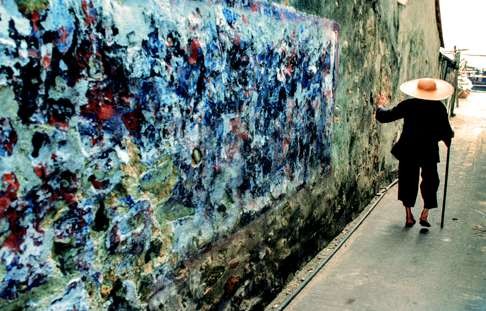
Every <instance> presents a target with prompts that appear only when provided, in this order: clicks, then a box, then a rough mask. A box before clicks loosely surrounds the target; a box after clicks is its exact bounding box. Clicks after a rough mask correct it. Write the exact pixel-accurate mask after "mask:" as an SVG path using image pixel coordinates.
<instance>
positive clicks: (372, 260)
mask: <svg viewBox="0 0 486 311" xmlns="http://www.w3.org/2000/svg"><path fill="white" fill-rule="evenodd" d="M456 113H457V116H456V117H455V118H454V119H453V128H454V130H455V133H456V138H455V139H454V141H453V147H452V148H453V149H451V150H452V153H451V166H450V177H449V189H448V194H449V195H448V199H447V202H448V204H447V209H446V224H445V228H444V229H443V230H441V229H440V209H437V210H434V211H432V212H431V217H430V220H431V223H432V228H431V229H430V230H429V231H428V233H420V228H421V227H420V226H419V225H418V223H417V224H416V225H415V227H413V228H411V229H408V230H407V229H405V228H404V227H403V225H404V217H405V216H404V211H403V209H402V207H401V204H400V202H399V201H397V200H396V197H397V188H396V186H395V187H393V188H392V189H390V190H389V192H388V193H387V194H386V195H385V197H384V198H383V200H382V201H381V202H380V203H379V205H378V206H377V207H376V208H375V209H374V210H373V212H372V213H371V214H370V216H369V217H368V218H367V219H366V220H365V222H364V223H363V224H362V225H361V227H359V228H358V230H357V231H356V232H355V233H354V234H353V235H352V237H351V238H350V239H349V240H348V241H347V242H346V244H345V246H344V247H343V248H341V249H340V250H339V251H338V253H337V254H336V256H334V257H333V258H332V259H331V261H330V262H329V263H328V264H327V265H326V266H325V267H324V268H323V269H322V270H321V271H320V272H319V273H318V274H317V276H316V277H315V278H314V279H313V280H312V281H311V282H310V283H309V284H308V285H307V286H306V287H305V288H304V290H303V291H302V292H301V293H300V294H299V295H298V296H297V297H296V298H295V299H294V300H293V301H292V303H291V304H290V305H289V306H288V307H287V309H286V310H303V311H312V310H339V311H341V310H359V311H364V310H374V311H375V310H376V311H379V310H387V311H389V310H392V311H398V310H417V311H418V310H427V311H434V310H440V311H448V310H450V311H460V310H481V311H486V94H480V93H473V94H472V95H471V96H470V98H469V99H468V100H467V101H464V102H462V103H461V106H460V108H459V109H457V110H456ZM441 152H442V159H443V162H442V163H441V166H440V170H439V172H440V173H439V174H440V175H441V179H442V180H443V174H444V170H445V169H444V167H445V165H444V164H445V163H444V162H445V147H444V146H443V145H442V146H441ZM442 187H443V184H442V183H441V190H440V193H439V198H440V200H439V201H440V202H442ZM439 204H440V205H441V203H439ZM420 209H421V201H420V200H417V205H416V207H415V210H414V214H415V218H418V216H419V212H420Z"/></svg>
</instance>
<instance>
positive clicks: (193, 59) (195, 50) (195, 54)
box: [189, 39, 202, 65]
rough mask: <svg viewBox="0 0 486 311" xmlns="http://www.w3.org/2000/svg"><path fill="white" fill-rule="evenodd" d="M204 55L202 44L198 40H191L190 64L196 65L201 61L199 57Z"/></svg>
mask: <svg viewBox="0 0 486 311" xmlns="http://www.w3.org/2000/svg"><path fill="white" fill-rule="evenodd" d="M201 53H202V50H201V42H199V40H198V39H192V40H191V46H190V56H189V64H191V65H195V64H197V62H198V60H199V55H200V54H201Z"/></svg>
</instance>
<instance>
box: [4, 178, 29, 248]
mask: <svg viewBox="0 0 486 311" xmlns="http://www.w3.org/2000/svg"><path fill="white" fill-rule="evenodd" d="M19 188H20V183H19V181H18V180H17V176H15V174H14V173H5V174H3V176H2V188H1V189H2V190H0V218H6V219H7V222H8V224H9V229H10V230H9V231H10V232H9V234H8V236H7V238H6V239H5V240H4V242H3V246H4V247H7V248H9V249H11V250H13V251H16V252H18V251H19V250H20V245H21V244H22V242H23V241H24V236H25V233H26V232H27V230H26V229H25V228H24V227H22V226H21V225H20V224H19V221H18V220H19V219H20V218H21V216H22V214H23V209H24V207H23V206H19V204H16V203H17V202H16V201H17V192H18V190H19Z"/></svg>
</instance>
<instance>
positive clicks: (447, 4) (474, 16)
mask: <svg viewBox="0 0 486 311" xmlns="http://www.w3.org/2000/svg"><path fill="white" fill-rule="evenodd" d="M440 9H441V17H442V31H443V34H444V44H445V48H446V49H447V50H452V49H453V48H454V46H457V47H458V48H460V49H469V50H468V51H464V52H463V53H464V54H484V55H486V35H485V31H484V30H485V28H486V27H485V25H484V19H485V18H486V0H440ZM467 58H468V63H469V64H470V65H473V66H475V67H482V68H486V57H467Z"/></svg>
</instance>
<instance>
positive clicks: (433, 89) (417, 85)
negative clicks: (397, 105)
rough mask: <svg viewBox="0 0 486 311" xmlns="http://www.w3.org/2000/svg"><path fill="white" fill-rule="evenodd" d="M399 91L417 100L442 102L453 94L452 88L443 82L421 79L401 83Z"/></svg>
mask: <svg viewBox="0 0 486 311" xmlns="http://www.w3.org/2000/svg"><path fill="white" fill-rule="evenodd" d="M400 91H402V92H403V93H405V94H407V95H409V96H412V97H415V98H419V99H425V100H444V99H446V98H448V97H450V96H451V95H452V94H453V93H454V87H453V86H452V85H451V84H450V83H448V82H446V81H444V80H439V79H433V78H421V79H416V80H411V81H408V82H405V83H403V84H402V85H400Z"/></svg>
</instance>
